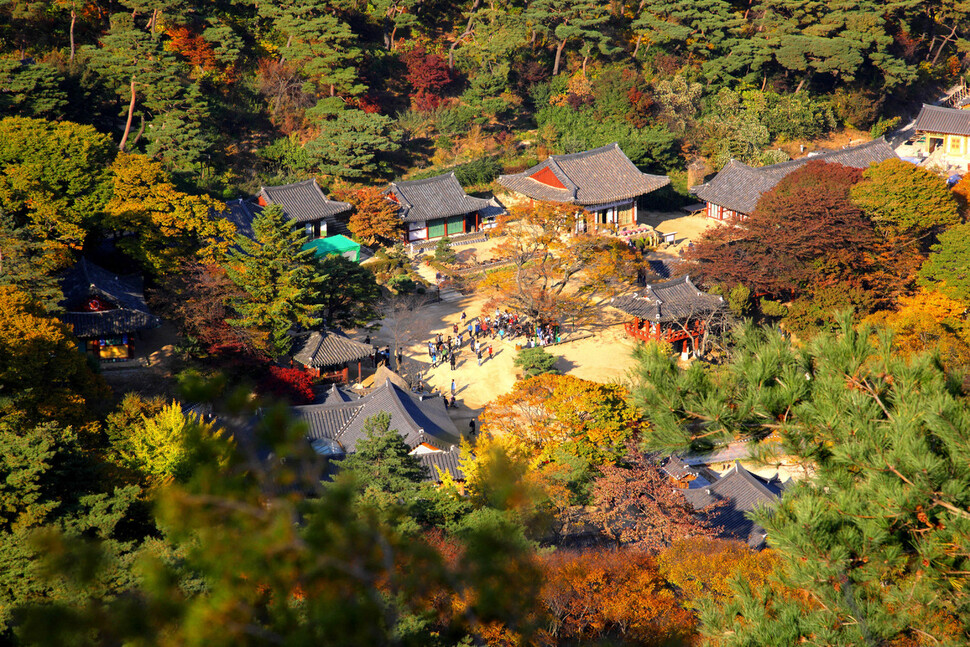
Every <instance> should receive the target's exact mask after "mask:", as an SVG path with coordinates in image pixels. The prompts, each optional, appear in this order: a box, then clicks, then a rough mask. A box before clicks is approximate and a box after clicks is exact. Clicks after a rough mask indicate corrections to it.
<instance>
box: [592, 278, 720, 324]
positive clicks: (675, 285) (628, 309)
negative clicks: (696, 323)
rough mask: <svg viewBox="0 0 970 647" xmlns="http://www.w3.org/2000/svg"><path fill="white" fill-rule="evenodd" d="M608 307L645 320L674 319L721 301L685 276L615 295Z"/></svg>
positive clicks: (713, 307) (702, 311) (704, 311)
mask: <svg viewBox="0 0 970 647" xmlns="http://www.w3.org/2000/svg"><path fill="white" fill-rule="evenodd" d="M610 305H611V306H613V307H614V308H616V309H617V310H620V311H622V312H625V313H626V314H628V315H631V316H633V317H639V318H640V319H644V320H649V321H660V322H667V321H678V320H683V319H686V318H689V317H696V316H699V315H702V314H707V313H710V312H713V311H715V310H718V309H719V308H722V307H723V306H724V300H723V299H722V298H721V297H719V296H716V295H713V294H708V293H707V292H702V291H701V290H700V288H698V287H697V286H696V285H694V284H693V283H692V282H691V280H690V277H689V276H686V275H685V276H681V277H679V278H676V279H671V280H669V281H664V282H662V283H654V284H652V285H647V286H646V287H645V288H644V289H643V290H642V291H641V293H640V294H633V295H629V296H622V297H616V298H615V299H613V301H612V302H611V303H610Z"/></svg>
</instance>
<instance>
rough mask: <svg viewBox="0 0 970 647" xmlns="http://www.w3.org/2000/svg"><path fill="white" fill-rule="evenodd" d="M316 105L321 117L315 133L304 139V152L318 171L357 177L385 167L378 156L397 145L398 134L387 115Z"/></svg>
mask: <svg viewBox="0 0 970 647" xmlns="http://www.w3.org/2000/svg"><path fill="white" fill-rule="evenodd" d="M318 108H319V111H318V112H317V114H318V115H320V116H324V119H323V120H322V121H321V122H320V132H319V134H318V135H317V137H316V138H315V139H312V140H310V141H309V142H307V145H306V152H307V155H309V157H310V159H311V160H312V161H313V163H314V164H316V166H317V167H318V168H319V169H320V170H321V171H323V172H324V173H330V174H332V175H336V176H339V177H347V178H359V177H365V176H370V175H374V174H376V173H379V172H383V171H384V170H385V169H386V166H385V164H384V162H382V156H383V155H386V154H387V153H391V152H393V151H396V150H397V149H398V148H399V145H398V143H397V141H396V140H397V138H398V136H399V134H398V133H396V132H394V131H393V130H392V129H391V125H392V123H393V120H392V119H391V118H390V117H385V116H384V115H379V114H376V113H368V112H364V111H363V110H357V109H346V110H344V109H340V110H336V111H334V110H332V109H331V108H329V107H327V106H326V105H324V104H321V105H319V106H318Z"/></svg>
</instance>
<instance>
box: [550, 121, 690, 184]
mask: <svg viewBox="0 0 970 647" xmlns="http://www.w3.org/2000/svg"><path fill="white" fill-rule="evenodd" d="M536 122H537V123H538V124H539V128H540V130H541V129H542V128H543V127H549V128H552V129H553V131H554V132H555V140H556V143H557V145H558V147H559V149H560V152H562V153H575V152H579V151H583V150H587V149H589V148H596V147H597V146H604V145H606V144H610V143H612V142H617V143H619V145H620V148H622V149H623V152H624V153H626V155H627V157H629V158H630V160H631V161H632V162H633V163H634V164H636V165H637V166H639V167H641V168H652V169H658V170H659V169H668V168H671V167H673V166H674V165H676V164H677V156H676V153H675V150H674V144H675V142H676V137H675V136H674V134H673V133H671V132H670V131H669V130H667V129H666V128H665V127H664V126H659V125H658V126H652V127H650V128H635V127H633V126H631V125H629V124H626V123H618V122H616V121H602V120H600V119H597V118H596V114H595V111H593V110H590V109H586V110H573V109H572V108H569V107H563V106H547V107H545V108H542V109H541V110H539V111H538V113H536Z"/></svg>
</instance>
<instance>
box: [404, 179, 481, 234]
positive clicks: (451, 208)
mask: <svg viewBox="0 0 970 647" xmlns="http://www.w3.org/2000/svg"><path fill="white" fill-rule="evenodd" d="M387 191H388V192H389V193H392V194H393V195H394V197H395V198H397V202H398V204H399V205H400V209H399V212H400V214H401V219H402V220H404V221H405V222H423V221H426V220H433V219H435V218H448V217H450V216H459V215H462V214H466V213H472V212H474V211H479V210H481V209H487V208H489V207H490V206H491V204H490V203H489V201H488V200H483V199H481V198H473V197H472V196H470V195H468V194H467V193H465V190H464V189H463V188H462V186H461V184H459V183H458V179H457V178H456V177H455V173H454V171H452V172H451V173H445V174H444V175H436V176H434V177H429V178H425V179H423V180H408V181H402V182H391V186H390V187H388V189H387Z"/></svg>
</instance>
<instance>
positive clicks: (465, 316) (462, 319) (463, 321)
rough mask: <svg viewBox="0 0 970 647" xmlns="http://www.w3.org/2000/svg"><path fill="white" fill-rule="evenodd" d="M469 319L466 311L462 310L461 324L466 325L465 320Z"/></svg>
mask: <svg viewBox="0 0 970 647" xmlns="http://www.w3.org/2000/svg"><path fill="white" fill-rule="evenodd" d="M467 317H468V315H466V314H465V311H464V310H462V311H461V322H462V323H465V319H466V318H467Z"/></svg>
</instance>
